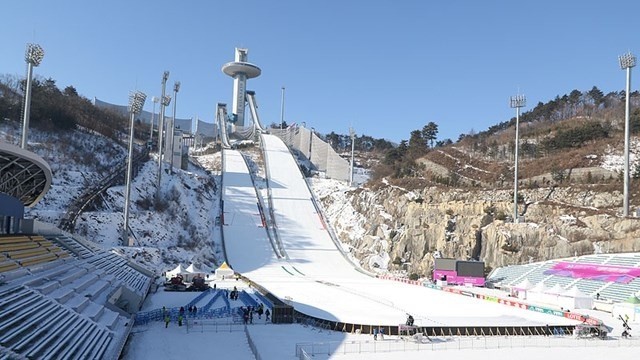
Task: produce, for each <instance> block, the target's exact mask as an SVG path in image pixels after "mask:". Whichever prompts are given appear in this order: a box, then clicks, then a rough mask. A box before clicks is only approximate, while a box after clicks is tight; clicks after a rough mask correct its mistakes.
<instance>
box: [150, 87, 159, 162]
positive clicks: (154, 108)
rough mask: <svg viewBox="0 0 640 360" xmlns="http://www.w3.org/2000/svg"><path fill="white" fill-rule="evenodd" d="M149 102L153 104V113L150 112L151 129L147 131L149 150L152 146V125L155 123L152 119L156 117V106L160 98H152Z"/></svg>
mask: <svg viewBox="0 0 640 360" xmlns="http://www.w3.org/2000/svg"><path fill="white" fill-rule="evenodd" d="M151 102H153V111H152V112H151V129H150V130H149V144H147V145H148V147H149V149H151V146H152V144H153V123H154V121H155V119H154V118H155V116H156V104H157V103H159V102H160V98H159V97H157V96H152V97H151Z"/></svg>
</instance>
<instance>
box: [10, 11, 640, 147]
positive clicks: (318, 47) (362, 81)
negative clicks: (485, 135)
mask: <svg viewBox="0 0 640 360" xmlns="http://www.w3.org/2000/svg"><path fill="white" fill-rule="evenodd" d="M0 9H1V11H2V14H3V16H2V22H1V26H2V33H3V35H2V37H1V38H0V47H1V49H2V51H1V53H0V54H1V55H0V74H15V75H19V76H24V73H25V63H24V58H23V54H24V51H25V46H26V43H28V42H36V43H39V44H40V45H41V46H42V47H43V48H44V50H45V52H46V55H45V58H44V60H43V62H42V64H41V65H40V66H39V67H38V68H36V69H35V74H36V75H38V76H43V77H45V78H49V77H50V78H53V79H54V80H56V81H57V84H58V86H59V87H61V88H64V87H66V86H68V85H73V86H74V87H76V89H77V90H78V92H79V93H80V94H82V95H84V96H86V97H88V98H93V97H97V98H99V99H101V100H105V101H109V102H114V103H123V104H124V103H126V102H127V98H128V93H129V91H130V90H134V89H138V90H142V91H144V92H145V93H147V95H148V96H149V99H150V97H151V96H159V95H160V81H161V77H162V72H163V71H164V70H169V71H170V72H171V76H170V78H169V84H168V85H169V86H168V89H171V88H172V86H173V82H174V81H175V80H179V81H181V82H182V88H181V90H180V93H179V94H178V103H177V117H178V118H190V117H196V116H199V117H200V118H201V119H203V120H205V121H207V122H212V121H213V117H214V109H215V104H216V103H218V102H224V103H227V104H228V105H229V107H230V105H231V103H232V80H231V78H229V77H227V76H226V75H224V74H223V73H222V72H221V70H220V68H221V66H222V65H223V64H224V63H226V62H228V61H232V60H233V57H234V48H235V47H246V48H248V49H249V61H250V62H253V63H255V64H256V65H258V66H260V67H261V68H262V75H261V76H260V77H259V78H256V79H252V80H250V81H249V83H248V86H247V88H248V89H250V90H255V91H256V97H257V101H258V105H259V113H260V116H261V120H262V121H263V123H265V124H266V125H268V124H270V123H272V122H276V123H279V122H280V105H281V87H282V86H285V88H286V90H285V121H287V122H288V123H292V122H297V123H302V122H306V124H307V126H309V127H314V128H315V129H316V130H318V131H320V132H322V133H328V132H331V131H335V132H337V133H342V134H347V133H348V129H349V127H350V126H353V127H354V129H355V131H356V133H357V134H359V135H360V134H363V133H364V134H367V135H371V136H374V137H383V138H387V139H389V140H392V141H400V140H402V139H408V138H409V133H410V132H411V131H412V130H415V129H421V128H422V127H423V126H424V125H425V124H427V123H428V122H431V121H433V122H435V123H436V124H438V126H439V136H438V138H439V139H444V138H451V139H452V140H456V139H457V138H458V136H459V135H460V134H461V133H469V132H471V131H476V132H477V131H482V130H486V129H487V128H488V127H489V126H491V125H494V124H497V123H499V122H502V121H506V120H508V119H509V118H510V117H512V116H514V111H513V110H512V109H510V108H509V103H508V99H509V96H511V95H515V94H516V93H518V91H520V92H521V93H524V94H525V95H526V96H527V104H528V106H527V107H526V108H524V110H525V111H526V110H527V109H530V108H531V107H533V106H535V104H537V103H538V102H539V101H542V102H546V101H548V100H550V99H552V98H554V97H555V96H556V95H562V94H565V93H568V92H570V91H571V90H573V89H578V90H581V91H584V90H588V89H590V88H591V87H592V86H594V85H595V86H598V87H599V88H600V89H601V90H603V91H604V92H605V93H606V92H609V91H619V90H622V89H624V86H625V75H624V72H623V71H622V70H621V69H620V68H619V64H618V60H617V57H618V55H620V54H623V53H625V52H627V51H631V52H633V53H635V54H640V51H639V50H640V35H639V34H640V32H639V31H638V27H637V19H638V14H640V2H638V1H634V0H619V1H615V2H605V1H595V0H566V1H557V0H538V1H476V0H468V1H423V0H405V1H391V0H376V1H366V0H352V1H338V0H325V1H302V0H298V1H295V0H278V1H260V0H245V1H218V0H216V1H213V0H183V1H175V0H173V1H168V0H155V1H142V0H137V1H131V0H110V1H86V0H84V1H81V0H60V1H49V0H20V1H3V3H2V5H1V6H0ZM633 89H637V86H633ZM145 110H148V111H151V110H152V103H151V101H150V100H148V101H147V104H146V106H145Z"/></svg>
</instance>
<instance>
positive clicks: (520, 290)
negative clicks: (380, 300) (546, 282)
mask: <svg viewBox="0 0 640 360" xmlns="http://www.w3.org/2000/svg"><path fill="white" fill-rule="evenodd" d="M532 288H533V284H532V283H531V281H529V279H524V280H522V281H521V282H520V283H519V284H518V285H516V286H514V287H513V290H514V291H513V292H512V295H515V296H517V297H518V298H519V299H522V300H526V299H527V293H528V292H529V290H531V289H532Z"/></svg>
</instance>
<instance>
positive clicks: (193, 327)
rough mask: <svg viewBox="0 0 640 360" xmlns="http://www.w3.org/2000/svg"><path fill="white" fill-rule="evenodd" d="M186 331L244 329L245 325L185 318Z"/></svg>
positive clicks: (232, 330)
mask: <svg viewBox="0 0 640 360" xmlns="http://www.w3.org/2000/svg"><path fill="white" fill-rule="evenodd" d="M186 324H187V333H190V332H201V333H203V332H222V331H224V332H234V331H245V329H244V328H245V326H246V325H244V324H242V323H241V322H233V321H227V322H220V321H216V320H203V319H187V321H186Z"/></svg>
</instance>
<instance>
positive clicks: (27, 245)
mask: <svg viewBox="0 0 640 360" xmlns="http://www.w3.org/2000/svg"><path fill="white" fill-rule="evenodd" d="M0 255H1V257H0V272H6V271H11V270H15V269H18V268H20V267H31V266H35V265H40V264H44V263H48V262H52V261H55V260H58V259H63V258H67V257H69V253H67V252H66V251H64V250H63V249H61V248H60V247H59V246H57V245H55V244H53V243H52V242H50V241H48V240H46V239H44V238H43V237H42V236H36V235H34V236H28V235H20V236H15V235H14V236H0Z"/></svg>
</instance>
